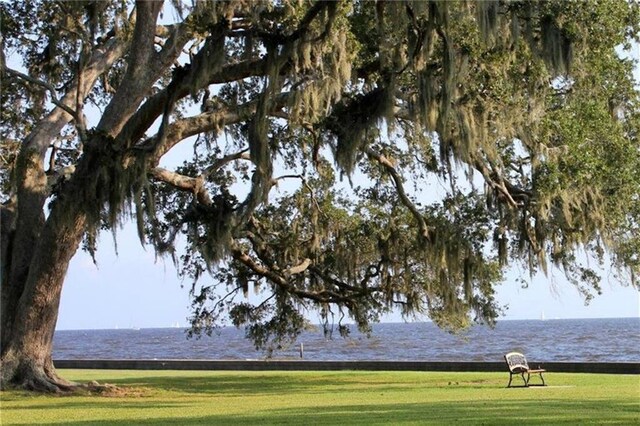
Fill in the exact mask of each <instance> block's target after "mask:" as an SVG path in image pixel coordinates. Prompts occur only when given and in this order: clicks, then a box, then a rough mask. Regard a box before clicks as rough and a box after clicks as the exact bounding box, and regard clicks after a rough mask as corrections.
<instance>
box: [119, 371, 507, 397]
mask: <svg viewBox="0 0 640 426" xmlns="http://www.w3.org/2000/svg"><path fill="white" fill-rule="evenodd" d="M108 382H109V383H110V384H114V385H116V386H127V387H142V388H147V389H159V390H163V391H169V392H180V393H187V394H209V395H224V396H229V397H232V396H246V395H253V396H258V395H271V394H273V395H282V394H287V393H299V392H304V393H326V392H328V391H331V390H345V389H354V387H355V388H357V387H359V386H362V387H370V386H375V387H376V390H381V391H385V390H393V389H400V388H410V387H418V386H419V387H422V386H425V384H424V383H421V382H397V383H392V382H390V381H383V382H380V381H378V382H372V381H371V379H370V378H367V377H362V376H358V375H357V374H354V375H353V376H352V377H345V374H344V372H342V373H340V374H336V375H327V374H320V375H317V376H315V375H303V376H292V375H291V374H283V375H278V374H267V375H261V374H259V373H258V374H255V375H250V376H245V375H238V376H236V375H220V376H216V375H213V376H188V377H185V376H180V375H177V376H147V377H144V378H131V379H129V378H125V379H115V380H108ZM452 384H453V383H452ZM456 384H457V383H456ZM487 384H491V385H493V386H494V387H495V383H492V382H487ZM467 385H468V386H469V387H478V382H473V383H468V384H467ZM428 386H430V387H439V386H436V385H434V384H432V383H430V384H429V385H428ZM444 386H445V387H446V386H447V383H445V384H444Z"/></svg>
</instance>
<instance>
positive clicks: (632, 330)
mask: <svg viewBox="0 0 640 426" xmlns="http://www.w3.org/2000/svg"><path fill="white" fill-rule="evenodd" d="M300 344H302V345H303V347H304V359H306V360H322V361H332V360H402V361H414V360H415V361H501V360H502V359H503V358H502V356H503V355H504V354H505V353H507V352H510V351H518V352H523V353H525V354H526V355H527V358H528V359H530V360H532V361H534V362H551V361H575V362H640V318H617V319H572V320H547V321H532V320H526V321H500V322H498V324H497V325H496V327H495V328H493V329H491V328H489V327H484V326H475V327H472V328H471V329H469V330H467V331H466V332H465V333H463V334H461V335H451V334H448V333H446V332H443V331H442V330H440V329H438V328H437V327H436V326H435V325H433V324H432V323H394V324H377V325H375V326H374V328H373V333H372V335H371V337H369V338H367V337H366V336H363V335H361V334H359V333H357V332H355V331H352V335H351V336H350V337H348V338H346V339H344V338H341V337H339V336H337V333H336V336H334V337H333V338H332V339H328V338H325V337H324V334H323V333H322V330H321V329H320V328H319V329H318V330H317V331H311V332H306V333H304V334H303V335H302V336H300V338H299V339H298V341H297V342H296V343H295V344H293V345H291V346H290V347H289V348H284V349H283V350H281V351H279V352H275V353H274V355H273V357H274V358H276V359H291V358H299V357H300ZM264 356H265V354H264V353H263V352H262V351H256V350H255V348H254V347H253V345H252V343H251V342H250V341H249V340H247V339H245V338H244V332H243V330H238V329H235V328H223V329H221V330H219V333H216V334H214V335H213V336H211V337H208V336H204V337H202V338H201V339H187V337H186V331H185V329H181V328H151V329H119V330H61V331H56V334H55V337H54V348H53V358H54V359H230V360H244V359H261V358H264Z"/></svg>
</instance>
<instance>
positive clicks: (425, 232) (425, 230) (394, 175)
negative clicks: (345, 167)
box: [365, 148, 431, 240]
mask: <svg viewBox="0 0 640 426" xmlns="http://www.w3.org/2000/svg"><path fill="white" fill-rule="evenodd" d="M365 152H366V153H367V155H368V156H369V157H370V158H373V159H374V160H376V161H377V162H378V163H380V165H381V166H383V167H384V169H385V170H386V172H387V173H388V174H389V176H391V179H393V183H394V186H395V187H396V191H397V193H398V196H399V197H400V201H401V202H402V204H404V206H405V207H406V208H408V209H409V211H410V212H411V214H412V215H413V217H414V218H415V219H416V221H418V225H419V226H420V234H421V235H422V236H423V237H424V238H426V239H427V240H430V239H431V237H430V232H429V227H428V226H427V221H426V220H425V218H424V216H423V215H422V214H421V213H420V211H419V210H418V208H417V207H416V206H415V204H413V201H411V199H409V197H408V196H407V193H406V191H405V190H404V185H403V182H402V176H400V174H399V173H398V171H397V170H396V168H395V166H394V164H393V162H391V160H389V159H388V158H387V157H385V156H384V155H382V154H380V153H377V152H375V151H374V150H373V149H371V148H366V149H365Z"/></svg>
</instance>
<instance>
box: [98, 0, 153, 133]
mask: <svg viewBox="0 0 640 426" xmlns="http://www.w3.org/2000/svg"><path fill="white" fill-rule="evenodd" d="M162 5H163V2H162V1H142V0H139V1H137V2H136V23H135V27H134V30H133V38H132V40H131V44H130V46H131V48H130V50H129V60H128V62H127V71H126V72H125V75H124V77H123V79H122V83H121V84H120V87H118V89H117V90H116V94H115V95H114V96H113V99H112V100H111V102H109V105H107V108H105V111H104V114H103V115H102V119H101V120H100V122H99V123H98V126H97V128H98V129H99V130H101V131H103V132H104V133H106V134H108V135H111V136H112V137H115V136H116V135H117V134H118V133H120V130H121V129H122V126H123V125H124V123H125V122H126V120H127V119H128V118H129V117H131V115H132V114H133V113H134V112H135V111H136V109H137V108H138V106H139V105H140V103H141V102H142V99H143V98H144V96H146V95H147V94H148V92H149V90H150V89H151V85H152V84H153V82H155V81H156V79H157V78H158V77H159V71H158V69H157V68H159V67H154V66H153V65H150V64H153V63H154V61H155V60H157V59H158V58H157V56H156V52H155V48H154V47H155V46H154V39H155V29H156V20H157V19H158V14H159V13H160V10H161V9H162Z"/></svg>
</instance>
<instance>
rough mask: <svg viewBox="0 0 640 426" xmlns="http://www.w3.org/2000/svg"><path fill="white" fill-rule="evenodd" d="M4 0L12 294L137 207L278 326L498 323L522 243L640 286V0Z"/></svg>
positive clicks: (257, 315) (534, 265)
mask: <svg viewBox="0 0 640 426" xmlns="http://www.w3.org/2000/svg"><path fill="white" fill-rule="evenodd" d="M0 7H1V12H2V58H1V64H0V65H1V66H2V85H3V90H2V124H1V127H0V132H1V134H0V137H1V139H2V145H1V150H2V151H1V154H2V156H1V157H0V159H1V161H2V185H3V187H2V188H3V189H2V201H3V206H2V213H3V239H2V244H3V255H2V256H3V263H2V274H3V276H2V278H3V304H4V300H5V299H7V300H9V299H10V298H11V297H14V298H15V297H16V296H15V295H14V296H5V293H7V292H8V290H7V288H9V287H8V286H7V283H9V284H10V288H19V289H18V290H15V292H16V293H17V297H18V298H19V299H20V298H22V299H23V300H26V299H27V298H28V297H34V294H35V293H34V292H36V293H37V291H36V290H34V292H29V291H25V290H24V289H26V288H29V286H30V285H32V286H36V282H37V281H38V277H39V276H44V274H45V272H46V271H47V268H54V269H55V268H58V269H59V268H62V269H63V270H62V272H60V274H61V277H62V278H60V279H63V277H64V272H65V271H66V267H67V265H68V258H70V257H71V255H72V254H73V253H74V252H75V251H76V249H77V247H78V244H79V243H80V239H82V245H83V247H84V248H85V249H86V250H89V251H90V252H94V250H95V248H96V241H97V238H98V236H99V233H100V232H101V231H102V230H105V229H109V230H112V231H113V232H116V231H117V229H118V227H119V226H120V225H121V224H122V223H123V221H126V220H129V219H132V220H135V221H136V223H137V225H138V232H139V236H140V240H141V241H142V242H143V243H145V244H151V245H152V246H153V247H155V249H156V250H157V253H158V254H160V255H168V256H171V257H172V258H173V259H174V260H175V261H176V262H177V263H178V264H179V265H180V271H181V274H182V275H183V276H184V277H187V278H189V279H190V280H191V281H192V282H193V286H192V293H193V316H192V318H191V325H192V327H193V328H192V331H193V332H195V333H199V332H203V331H210V330H211V327H213V326H214V325H216V324H218V323H220V321H222V320H223V319H224V318H227V317H228V318H229V319H230V320H231V322H232V323H233V324H235V325H237V326H247V334H248V336H249V337H251V338H253V339H254V341H255V342H256V345H257V346H259V347H270V346H271V345H277V344H280V343H282V342H283V341H284V340H286V339H289V338H291V337H295V336H296V335H297V334H298V333H299V332H300V331H301V330H303V329H304V327H305V325H306V321H305V314H306V313H307V312H309V311H317V312H319V313H320V315H321V317H322V318H323V319H324V321H325V325H326V326H327V329H328V330H329V329H331V328H332V327H333V325H334V324H337V326H338V330H339V331H340V332H341V333H346V332H348V329H347V328H346V327H345V326H344V324H345V323H347V322H350V321H353V322H355V324H356V325H357V327H359V328H360V329H361V330H364V331H367V330H368V329H369V326H370V324H371V323H372V322H375V321H376V320H377V319H378V318H379V317H380V315H382V314H384V313H386V312H389V311H390V310H394V309H396V310H400V312H402V314H403V315H405V316H408V317H409V316H411V315H427V316H428V317H430V318H431V319H432V320H434V321H435V322H436V323H438V324H439V325H440V326H442V327H445V328H448V329H458V328H460V327H464V326H466V325H468V324H469V323H470V321H478V322H487V323H490V324H492V323H493V322H494V321H495V320H496V318H497V317H498V316H499V313H500V309H501V307H500V306H498V305H497V302H496V300H495V298H494V294H495V286H496V285H498V284H499V283H501V282H502V279H503V273H504V271H505V270H506V269H507V268H508V267H509V265H513V264H514V263H518V264H520V265H521V266H522V267H523V268H524V269H525V270H527V271H528V272H529V273H531V274H535V273H537V272H538V271H540V270H542V271H547V270H548V269H549V268H552V267H558V268H560V269H561V270H562V271H564V273H565V274H566V276H567V277H568V279H569V280H570V281H571V282H572V283H574V284H575V285H576V286H577V288H578V289H580V291H581V292H582V293H583V294H584V296H585V297H586V298H587V299H588V298H590V297H592V294H593V293H598V292H599V291H600V287H599V283H600V277H599V275H598V272H597V271H598V268H599V267H601V266H603V265H605V264H606V263H609V262H610V263H611V265H612V266H613V267H614V269H615V270H616V271H618V273H619V278H620V281H621V282H622V283H632V284H633V285H636V286H638V284H637V282H636V280H635V278H636V276H637V275H638V273H639V272H640V258H639V256H638V253H640V239H639V237H638V236H639V235H640V232H639V231H640V229H639V226H640V196H639V194H640V191H639V190H640V173H638V172H637V171H638V170H640V142H639V140H638V130H639V125H640V109H639V106H640V104H639V102H638V101H639V98H638V96H639V91H638V86H637V85H636V82H634V80H633V75H632V72H633V67H634V66H637V64H636V61H637V58H636V59H635V60H634V59H632V58H630V57H629V55H625V54H624V50H625V49H629V48H630V43H633V42H637V39H638V36H639V31H640V10H639V7H638V5H637V4H635V3H634V2H628V1H625V0H600V1H595V2H589V3H586V2H581V1H531V0H522V1H498V0H493V1H479V2H475V1H381V0H379V1H375V2H373V1H353V2H351V1H335V2H334V1H330V2H329V1H327V2H324V1H305V0H301V1H293V0H292V1H287V0H282V1H257V0H256V1H245V0H230V1H197V2H193V3H190V2H182V1H180V0H172V1H171V2H164V3H163V2H145V1H139V2H136V3H135V4H131V3H130V2H128V1H124V0H118V1H115V0H114V1H89V0H86V1H75V2H64V1H34V2H23V1H11V2H6V3H2V4H0ZM96 117H97V118H96ZM178 157H180V158H179V160H176V158H178ZM168 158H170V159H168ZM5 228H6V230H5ZM9 235H11V237H10V238H9V237H8V236H9ZM72 236H73V237H72ZM9 242H10V244H11V246H10V247H9V246H8V245H5V244H9ZM33 247H36V249H35V250H34V249H33ZM27 249H28V250H27ZM52 250H53V251H52ZM56 250H57V251H56ZM26 251H28V252H29V254H25V253H26ZM581 252H584V253H585V254H586V257H588V258H589V259H590V260H591V262H592V263H590V264H583V262H581V261H580V258H581V255H580V253H581ZM32 253H33V254H32ZM45 253H47V256H49V255H48V253H59V257H55V256H54V255H51V259H52V260H51V262H50V264H45V265H42V262H41V260H38V259H36V256H38V254H40V255H44V254H45ZM67 255H68V256H67ZM34 259H35V260H34ZM65 262H66V263H65ZM45 263H46V262H45ZM56 265H58V266H56ZM60 274H58V275H55V276H60ZM51 279H52V280H53V278H51ZM29 282H32V283H33V284H29ZM20 283H21V284H20ZM60 285H61V284H60ZM510 285H513V284H512V283H510ZM34 288H35V287H34ZM43 291H44V290H43ZM252 292H254V293H255V295H253V296H250V297H248V298H247V297H246V296H247V295H249V294H251V293H252ZM25 295H26V296H25ZM16 300H17V299H16ZM21 303H22V304H23V305H25V309H26V310H28V308H27V307H26V305H27V304H28V302H26V301H25V302H21ZM3 306H4V305H3ZM25 315H26V314H25ZM56 315H57V306H56V309H55V313H54V315H53V316H54V319H55V316H56ZM7 321H10V319H6V318H4V317H3V326H6V324H7ZM9 324H11V323H9ZM3 344H4V346H5V347H6V345H7V343H6V342H4V340H3ZM3 350H4V349H3Z"/></svg>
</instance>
